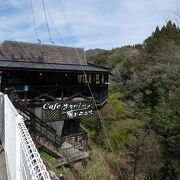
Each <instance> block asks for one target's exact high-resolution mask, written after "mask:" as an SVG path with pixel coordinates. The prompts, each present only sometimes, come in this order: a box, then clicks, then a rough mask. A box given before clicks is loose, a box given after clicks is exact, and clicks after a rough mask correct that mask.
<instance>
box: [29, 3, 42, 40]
mask: <svg viewBox="0 0 180 180" xmlns="http://www.w3.org/2000/svg"><path fill="white" fill-rule="evenodd" d="M29 1H30V6H31V12H32V18H33V24H34V31H35V35H36V39H37V41H40V39H39V38H38V33H37V26H36V21H35V16H34V10H33V5H32V0H29Z"/></svg>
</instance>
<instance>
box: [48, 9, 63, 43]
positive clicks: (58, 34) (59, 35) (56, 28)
mask: <svg viewBox="0 0 180 180" xmlns="http://www.w3.org/2000/svg"><path fill="white" fill-rule="evenodd" d="M46 9H47V14H48V15H49V17H50V18H51V20H52V21H51V23H53V25H54V27H55V30H56V33H57V36H58V38H59V40H60V41H61V43H62V44H63V46H65V43H64V41H63V38H62V36H61V33H60V31H59V30H58V29H59V28H58V27H57V24H56V23H55V21H54V18H53V16H52V15H51V13H50V11H49V9H48V7H46Z"/></svg>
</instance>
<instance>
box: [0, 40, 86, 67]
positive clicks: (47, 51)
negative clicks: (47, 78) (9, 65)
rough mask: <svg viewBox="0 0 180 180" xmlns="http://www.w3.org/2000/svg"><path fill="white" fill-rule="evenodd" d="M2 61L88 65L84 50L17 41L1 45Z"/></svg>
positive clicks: (5, 42)
mask: <svg viewBox="0 0 180 180" xmlns="http://www.w3.org/2000/svg"><path fill="white" fill-rule="evenodd" d="M77 52H78V53H77ZM0 61H14V62H19V61H20V62H31V63H32V62H34V63H53V64H56V63H57V64H74V65H80V62H81V64H82V65H87V62H86V57H85V53H84V49H81V48H71V47H62V46H54V45H43V44H33V43H24V42H16V41H4V42H3V43H2V44H1V46H0Z"/></svg>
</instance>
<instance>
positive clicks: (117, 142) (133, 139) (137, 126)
mask: <svg viewBox="0 0 180 180" xmlns="http://www.w3.org/2000/svg"><path fill="white" fill-rule="evenodd" d="M142 127H143V122H142V121H140V120H132V119H126V120H123V121H119V122H118V123H116V126H115V127H114V128H113V129H111V131H110V132H109V134H110V135H109V138H110V141H111V144H112V146H113V147H114V148H115V149H116V150H119V149H122V148H125V147H126V146H128V145H133V144H136V143H137V141H138V136H141V135H142V133H143V131H141V128H142Z"/></svg>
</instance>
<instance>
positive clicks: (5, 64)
mask: <svg viewBox="0 0 180 180" xmlns="http://www.w3.org/2000/svg"><path fill="white" fill-rule="evenodd" d="M0 70H16V71H43V72H44V71H45V72H55V71H56V72H66V73H69V72H71V73H83V71H84V72H85V73H100V74H109V73H110V72H111V69H109V68H105V67H101V66H95V65H92V64H87V65H85V66H81V65H75V64H52V63H51V64H50V63H32V62H13V61H0ZM0 72H1V71H0Z"/></svg>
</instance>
